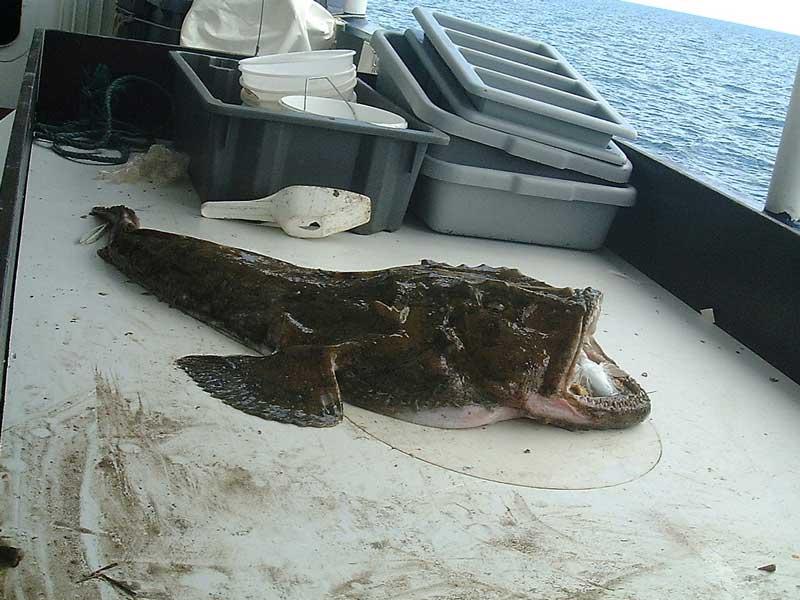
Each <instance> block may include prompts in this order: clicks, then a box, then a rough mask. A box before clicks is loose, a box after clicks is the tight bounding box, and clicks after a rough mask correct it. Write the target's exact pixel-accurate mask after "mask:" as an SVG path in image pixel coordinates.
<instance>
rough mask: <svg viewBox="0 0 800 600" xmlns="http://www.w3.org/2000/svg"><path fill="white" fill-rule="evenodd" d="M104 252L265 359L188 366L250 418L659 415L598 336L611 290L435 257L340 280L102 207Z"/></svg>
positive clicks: (619, 419) (461, 421) (449, 420)
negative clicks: (354, 409)
mask: <svg viewBox="0 0 800 600" xmlns="http://www.w3.org/2000/svg"><path fill="white" fill-rule="evenodd" d="M92 214H93V215H96V216H97V217H99V218H101V219H102V220H103V221H104V222H105V223H106V224H107V226H108V231H109V242H108V244H107V245H106V246H105V247H104V248H102V249H101V250H99V251H98V254H99V255H100V256H101V257H102V258H103V259H104V260H106V261H107V262H109V263H111V264H113V265H114V266H116V267H117V268H118V269H119V270H120V271H122V272H123V273H124V274H125V275H127V276H128V277H129V278H131V279H132V280H134V281H136V282H137V283H139V284H140V285H142V286H143V287H144V288H145V289H147V290H148V291H150V292H151V293H153V294H154V295H155V296H157V297H158V298H159V299H160V300H162V301H164V302H168V303H169V304H170V305H172V306H174V307H176V308H179V309H180V310H182V311H184V312H186V313H187V314H189V315H191V316H192V317H195V318H197V319H199V320H201V321H203V322H204V323H206V324H208V325H210V326H212V327H214V328H216V329H218V330H220V331H222V332H223V333H225V334H227V335H229V336H230V337H232V338H234V339H236V340H238V341H240V342H241V343H243V344H244V345H246V346H247V347H249V348H251V349H253V350H255V351H256V352H258V353H259V354H261V356H245V355H242V356H201V355H198V356H186V357H183V358H180V359H179V360H178V361H177V364H178V366H179V367H180V368H181V369H183V370H184V371H185V372H186V373H187V374H188V375H189V376H190V377H191V378H192V379H193V380H194V381H195V382H196V383H197V384H198V385H199V386H200V387H201V388H202V389H203V390H205V391H206V392H207V393H209V394H211V395H212V396H214V397H215V398H217V399H219V400H221V401H222V402H224V403H226V404H228V405H230V406H232V407H235V408H237V409H239V410H242V411H244V412H246V413H250V414H252V415H257V416H259V417H262V418H265V419H271V420H275V421H280V422H284V423H293V424H295V425H303V426H313V427H327V426H331V425H335V424H337V423H339V422H340V421H341V420H342V416H343V402H345V403H348V404H352V405H355V406H359V407H362V408H364V409H367V410H370V411H374V412H376V413H381V414H384V415H389V416H391V417H395V418H397V419H402V420H404V421H410V422H413V423H418V424H420V425H426V426H433V427H442V428H466V427H476V426H481V425H486V424H489V423H494V422H497V421H503V420H507V419H516V418H520V417H527V418H530V419H533V420H535V421H538V422H540V423H549V424H552V425H556V426H558V427H563V428H568V429H613V428H623V427H628V426H631V425H634V424H636V423H639V422H641V421H642V420H643V419H644V418H645V417H647V415H648V414H649V412H650V400H649V398H648V397H647V394H646V393H645V391H644V390H642V388H641V387H640V386H639V385H638V384H637V383H636V382H635V381H634V379H633V378H632V377H630V376H629V375H628V374H627V373H625V372H624V371H623V370H622V369H621V368H619V367H618V366H617V364H616V363H615V362H614V361H613V360H611V358H609V357H608V356H607V355H606V354H605V353H604V352H603V350H602V349H601V348H600V346H599V345H598V344H597V342H596V341H595V339H594V335H593V334H594V332H595V328H596V326H597V320H598V317H599V315H600V303H601V298H602V296H601V293H600V292H599V291H597V290H595V289H592V288H585V289H572V288H568V287H565V288H559V287H553V286H550V285H547V284H546V283H543V282H541V281H537V280H536V279H532V278H530V277H527V276H525V275H523V274H522V273H520V272H519V271H518V270H516V269H509V268H494V267H488V266H485V265H484V266H479V267H467V266H463V265H462V266H450V265H446V264H441V263H436V262H432V261H422V263H421V264H417V265H408V266H400V267H394V268H390V269H384V270H380V271H370V272H353V273H340V272H330V271H323V270H319V269H308V268H303V267H298V266H295V265H292V264H290V263H287V262H284V261H281V260H276V259H274V258H270V257H267V256H262V255H259V254H255V253H253V252H249V251H247V250H240V249H237V248H232V247H229V246H223V245H219V244H215V243H212V242H208V241H204V240H199V239H196V238H192V237H188V236H183V235H176V234H172V233H167V232H164V231H156V230H150V229H142V228H140V227H139V220H138V218H137V216H136V215H135V213H134V212H133V211H132V210H130V209H129V208H126V207H123V206H115V207H111V208H103V207H96V208H95V209H93V211H92Z"/></svg>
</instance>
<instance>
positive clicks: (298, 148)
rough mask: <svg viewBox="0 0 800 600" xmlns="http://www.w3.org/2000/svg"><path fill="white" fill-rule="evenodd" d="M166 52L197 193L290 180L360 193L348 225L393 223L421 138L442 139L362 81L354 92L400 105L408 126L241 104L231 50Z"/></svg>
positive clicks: (214, 195)
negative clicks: (362, 211) (368, 204)
mask: <svg viewBox="0 0 800 600" xmlns="http://www.w3.org/2000/svg"><path fill="white" fill-rule="evenodd" d="M170 57H171V58H172V60H173V62H174V64H175V65H176V66H177V73H176V77H175V98H176V99H179V100H178V101H177V107H176V111H175V112H176V115H175V121H176V122H175V131H176V133H175V137H176V142H177V144H178V146H179V148H180V149H181V150H183V151H184V152H187V153H188V154H189V155H190V156H191V163H190V166H189V174H190V175H191V178H192V182H193V184H194V186H195V188H196V189H197V192H198V194H199V195H200V197H201V198H202V199H203V200H204V201H207V200H249V199H255V198H262V197H264V196H268V195H270V194H273V193H275V192H277V191H278V190H280V189H282V188H284V187H287V186H290V185H319V186H327V187H334V188H339V189H346V190H350V191H353V192H358V193H361V194H365V195H367V196H369V197H370V199H371V201H372V219H371V220H370V222H369V223H367V224H366V225H363V226H361V227H359V228H357V229H356V230H355V231H356V232H357V233H365V234H366V233H375V232H378V231H383V230H386V231H394V230H396V229H398V228H399V227H400V225H401V224H402V221H403V217H404V216H405V213H406V210H407V208H408V201H409V198H410V197H411V191H412V190H413V188H414V184H415V183H416V180H417V175H418V174H419V169H420V166H421V164H422V159H423V158H424V156H425V152H426V150H427V148H428V144H447V143H448V141H449V138H448V136H447V135H445V134H444V133H442V132H440V131H438V130H437V129H434V128H433V127H430V126H429V125H426V124H424V123H422V122H420V121H418V120H417V119H415V118H414V117H412V116H410V115H408V114H407V113H405V112H404V111H402V110H401V109H399V108H398V107H396V106H395V105H394V104H392V103H390V102H389V101H388V100H386V99H385V98H384V97H383V96H381V95H380V94H378V93H377V92H376V91H374V90H373V89H372V88H370V87H369V86H368V85H366V84H365V83H364V82H362V81H359V82H358V85H357V86H356V93H357V95H358V101H359V102H360V103H363V104H370V105H372V106H376V107H379V108H383V109H385V110H389V111H392V112H394V113H398V114H402V115H403V116H404V117H405V118H406V120H407V121H408V124H409V128H408V129H404V130H403V129H389V128H386V127H380V126H377V125H370V124H368V123H361V122H356V121H351V120H348V119H332V118H326V117H317V116H313V115H305V114H300V113H297V114H291V113H284V112H278V111H270V110H265V109H260V108H251V107H248V106H243V105H242V104H241V99H240V93H241V86H240V84H239V71H238V69H237V66H238V64H237V61H236V60H235V59H231V58H222V57H216V56H209V55H204V54H197V53H194V52H182V51H174V52H170Z"/></svg>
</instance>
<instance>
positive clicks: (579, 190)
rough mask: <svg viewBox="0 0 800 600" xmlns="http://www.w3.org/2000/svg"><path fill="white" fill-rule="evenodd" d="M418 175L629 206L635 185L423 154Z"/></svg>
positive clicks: (508, 190) (473, 185) (555, 198)
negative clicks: (547, 174)
mask: <svg viewBox="0 0 800 600" xmlns="http://www.w3.org/2000/svg"><path fill="white" fill-rule="evenodd" d="M420 172H421V174H422V175H425V176H426V177H430V178H432V179H438V180H440V181H445V182H448V183H455V184H459V185H468V186H472V187H478V188H484V189H487V190H497V191H503V192H510V193H513V194H521V195H524V196H535V197H537V198H550V199H553V200H566V201H570V202H571V201H579V202H594V203H597V204H609V205H613V206H633V205H634V204H635V203H636V189H635V188H634V187H632V186H630V185H625V186H607V185H598V184H594V183H584V182H581V181H572V180H569V179H554V178H552V177H542V176H539V175H529V174H527V173H519V172H509V171H500V170H497V169H486V168H483V167H477V166H471V165H461V164H457V163H451V162H446V161H443V160H439V159H438V158H434V157H433V156H430V155H428V156H426V157H425V160H424V161H423V163H422V170H421V171H420Z"/></svg>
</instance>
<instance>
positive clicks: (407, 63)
mask: <svg viewBox="0 0 800 600" xmlns="http://www.w3.org/2000/svg"><path fill="white" fill-rule="evenodd" d="M412 39H413V38H412ZM370 43H371V45H372V47H373V48H374V49H375V53H376V54H377V55H378V59H379V64H378V81H377V86H376V87H377V89H378V91H379V92H380V93H381V94H384V95H385V96H386V97H387V98H389V99H390V100H392V101H393V102H394V103H396V104H397V105H399V106H401V107H402V108H406V109H408V110H410V111H411V112H413V113H414V114H415V115H416V116H417V117H419V118H420V119H422V120H423V121H425V122H426V123H430V124H431V125H433V126H434V127H437V128H439V129H441V130H442V131H444V132H446V133H448V134H450V136H451V143H452V140H453V139H454V137H456V136H457V137H459V138H463V139H466V140H472V141H474V142H479V143H481V144H485V145H487V146H492V147H493V148H499V149H501V150H505V151H506V152H508V153H509V154H513V155H515V156H519V157H521V158H525V159H528V160H532V161H536V162H539V163H542V164H544V165H549V166H550V167H554V169H553V173H552V174H551V175H552V176H554V177H564V178H568V179H569V178H572V177H573V175H574V174H573V173H571V172H572V171H577V172H579V173H583V174H586V175H591V176H593V177H597V178H599V179H604V180H606V181H612V182H614V183H625V182H627V181H628V179H630V176H631V170H632V167H631V163H630V161H628V160H627V159H625V156H624V155H622V158H623V160H624V161H625V162H624V164H621V165H614V164H610V163H607V162H604V161H601V160H597V159H595V158H589V157H587V156H582V155H580V154H575V153H574V152H569V151H567V150H562V149H560V148H555V147H553V146H548V145H546V144H542V143H539V142H536V141H534V140H530V139H528V138H523V137H520V136H516V135H512V134H510V133H506V132H503V131H498V130H497V129H492V128H490V127H485V126H483V125H478V124H476V123H471V122H470V121H467V120H466V119H463V118H461V117H459V116H458V115H456V114H453V113H452V111H450V105H449V103H448V101H447V98H446V96H445V95H444V94H443V93H442V91H441V89H440V88H439V87H438V86H437V82H436V78H435V77H434V76H433V75H432V74H431V73H430V72H428V70H427V69H426V68H425V65H424V64H423V61H421V60H420V59H419V57H418V56H417V55H416V54H415V53H414V51H413V48H412V44H411V42H410V41H409V38H407V37H406V36H404V35H403V34H400V33H391V32H387V31H376V32H375V33H374V34H373V36H372V40H371V42H370ZM431 151H433V149H429V152H431ZM436 155H437V156H438V157H439V158H441V159H443V160H448V146H442V147H441V148H440V149H439V150H437V151H436ZM598 183H601V182H600V181H598Z"/></svg>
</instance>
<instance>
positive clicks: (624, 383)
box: [526, 296, 650, 429]
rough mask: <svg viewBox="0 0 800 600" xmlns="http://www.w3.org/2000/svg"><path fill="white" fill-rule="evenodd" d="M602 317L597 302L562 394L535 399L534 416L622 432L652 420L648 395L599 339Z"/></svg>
mask: <svg viewBox="0 0 800 600" xmlns="http://www.w3.org/2000/svg"><path fill="white" fill-rule="evenodd" d="M599 315H600V297H599V296H598V298H597V300H596V302H593V303H592V306H591V309H590V310H589V311H588V314H587V315H586V317H585V319H584V321H583V328H582V329H583V331H582V332H581V335H580V336H579V338H578V339H579V340H580V342H579V343H578V344H577V345H576V347H575V350H574V354H573V358H572V364H571V366H570V368H569V369H567V371H566V374H565V377H564V380H563V382H562V384H561V391H560V393H558V394H555V395H553V396H551V397H548V398H542V397H538V398H530V399H529V400H528V401H527V403H526V409H527V410H528V412H529V416H531V417H532V418H536V419H543V420H545V421H546V422H548V423H551V424H553V425H557V426H560V427H564V428H567V429H623V428H626V427H630V426H631V425H635V424H637V423H640V422H642V421H643V420H644V419H645V418H647V415H649V414H650V399H649V398H648V396H647V393H646V392H645V391H644V390H643V389H642V388H641V387H640V386H639V384H638V383H636V381H635V380H634V379H633V378H632V377H631V376H630V375H629V374H628V373H626V372H625V371H623V370H622V369H621V368H620V367H619V366H618V365H617V363H615V362H614V361H613V360H612V359H611V358H610V357H609V356H608V355H607V354H606V353H605V352H603V349H602V348H601V347H600V345H599V344H598V343H597V341H596V340H595V339H594V333H595V330H596V328H597V320H598V318H599Z"/></svg>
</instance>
